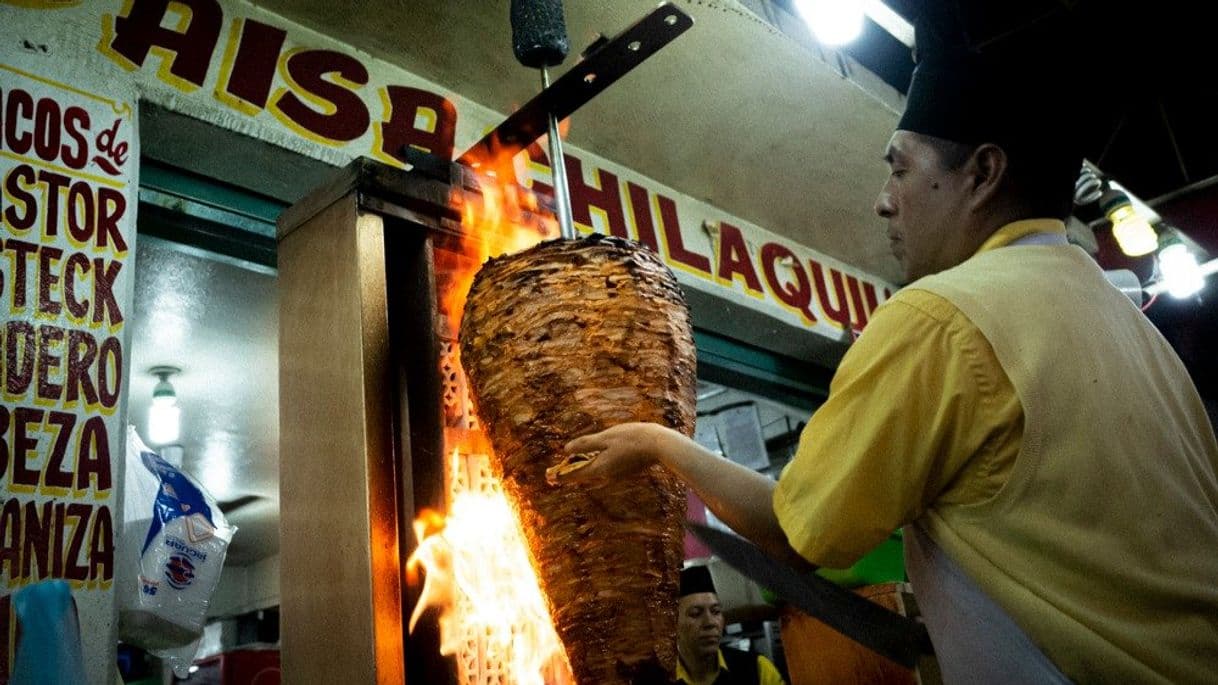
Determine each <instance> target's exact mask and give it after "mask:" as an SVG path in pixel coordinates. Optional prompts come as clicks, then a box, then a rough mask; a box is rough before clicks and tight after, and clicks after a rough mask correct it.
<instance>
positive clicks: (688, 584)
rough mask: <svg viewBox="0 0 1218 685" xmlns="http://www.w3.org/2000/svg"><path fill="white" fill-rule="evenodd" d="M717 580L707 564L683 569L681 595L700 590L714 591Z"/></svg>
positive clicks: (695, 592) (691, 593)
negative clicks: (712, 575) (712, 577)
mask: <svg viewBox="0 0 1218 685" xmlns="http://www.w3.org/2000/svg"><path fill="white" fill-rule="evenodd" d="M714 591H715V581H714V580H712V579H711V574H710V569H708V568H707V567H705V566H689V567H687V568H684V569H682V570H681V595H680V596H681V597H684V596H686V595H693V594H697V593H699V592H714Z"/></svg>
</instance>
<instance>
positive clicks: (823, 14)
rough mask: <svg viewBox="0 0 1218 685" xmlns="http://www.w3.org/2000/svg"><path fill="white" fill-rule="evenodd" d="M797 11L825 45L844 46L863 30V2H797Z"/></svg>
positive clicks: (799, 0)
mask: <svg viewBox="0 0 1218 685" xmlns="http://www.w3.org/2000/svg"><path fill="white" fill-rule="evenodd" d="M795 9H796V10H798V11H799V14H800V16H802V17H803V19H804V22H806V23H807V24H808V28H810V29H812V33H813V34H814V35H815V36H816V39H817V40H819V41H820V42H822V43H824V44H825V45H844V44H846V43H849V42H850V41H852V40H854V39H855V38H858V35H859V33H861V32H862V30H863V2H862V0H795Z"/></svg>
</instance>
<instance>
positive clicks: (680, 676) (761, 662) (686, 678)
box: [677, 650, 787, 685]
mask: <svg viewBox="0 0 1218 685" xmlns="http://www.w3.org/2000/svg"><path fill="white" fill-rule="evenodd" d="M727 670H728V668H727V661H725V660H724V658H723V650H719V671H718V672H717V673H716V674H715V678H712V679H711V680H710V681H709V682H712V683H713V682H714V681H715V679H716V678H718V677H719V673H723V672H724V671H727ZM757 676H758V678H760V679H761V680H760V682H761V685H787V682H786V681H785V680H783V679H782V674H780V673H779V672H778V669H777V668H776V667H775V666H774V664H773V662H771V661H770V660H769V659H767V658H765V657H764V656H762V655H761V654H758V655H757ZM677 680H678V681H679V682H682V683H689V684H690V685H695V682H694V679H693V678H691V677H690V675H689V672H688V671H686V670H685V664H683V663H681V660H680V659H677Z"/></svg>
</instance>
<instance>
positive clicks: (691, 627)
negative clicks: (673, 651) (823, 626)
mask: <svg viewBox="0 0 1218 685" xmlns="http://www.w3.org/2000/svg"><path fill="white" fill-rule="evenodd" d="M677 612H678V613H677V653H678V656H679V657H680V660H679V661H678V663H677V680H679V681H681V682H683V683H689V684H690V685H708V684H710V683H714V684H715V685H746V684H748V685H785V682H786V681H784V680H783V679H782V676H781V675H780V674H779V673H778V669H777V668H775V667H774V664H773V663H772V662H771V661H770V660H769V659H767V658H765V656H763V655H761V654H758V655H756V656H754V655H753V654H750V653H749V652H742V651H740V650H738V649H732V648H730V647H720V646H719V642H720V640H722V639H723V609H722V607H720V606H719V595H718V594H717V593H716V592H715V584H714V581H713V580H712V579H711V574H710V570H709V569H707V568H706V567H705V566H690V567H687V568H686V569H684V570H683V571H681V599H680V601H679V603H678V606H677Z"/></svg>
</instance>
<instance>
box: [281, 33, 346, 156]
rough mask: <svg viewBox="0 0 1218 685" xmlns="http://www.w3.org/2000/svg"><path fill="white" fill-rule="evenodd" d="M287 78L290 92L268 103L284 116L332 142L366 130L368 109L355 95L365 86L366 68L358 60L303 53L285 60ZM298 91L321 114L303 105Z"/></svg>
mask: <svg viewBox="0 0 1218 685" xmlns="http://www.w3.org/2000/svg"><path fill="white" fill-rule="evenodd" d="M327 75H332V76H331V78H333V79H334V80H335V81H338V83H335V82H332V81H330V80H327V79H326V78H325V77H326V76H327ZM287 76H288V80H289V82H290V83H291V84H292V90H289V91H284V92H283V93H282V94H281V95H280V96H279V97H278V98H277V99H276V100H275V102H273V103H271V106H272V107H274V108H276V109H278V110H279V111H280V112H282V113H283V115H284V116H286V117H287V118H289V119H291V120H292V121H294V122H296V124H298V125H300V126H301V127H302V128H304V129H305V130H307V131H310V132H312V133H315V134H317V135H318V136H321V137H322V138H325V139H326V140H329V141H333V142H339V143H346V142H349V141H352V140H355V139H356V138H359V137H360V136H362V135H363V134H364V131H366V130H368V122H369V118H368V108H367V107H366V106H365V105H364V101H363V100H361V99H360V97H359V95H358V94H356V92H355V89H356V88H358V87H359V86H362V85H365V84H366V83H368V69H367V68H366V67H364V65H363V64H362V63H361V62H359V60H357V59H355V58H354V57H350V56H348V55H344V54H343V53H341V52H335V51H333V50H303V51H301V52H295V53H292V54H291V55H290V56H289V57H288V61H287ZM297 91H299V92H300V93H301V94H302V95H304V96H305V97H309V99H310V100H312V101H313V102H314V103H315V106H317V107H320V108H321V110H322V111H317V110H315V109H313V108H312V107H310V106H309V105H308V104H305V102H304V101H303V100H301V99H300V97H299V96H297V94H296V92H297ZM319 100H320V102H318V101H319Z"/></svg>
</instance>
